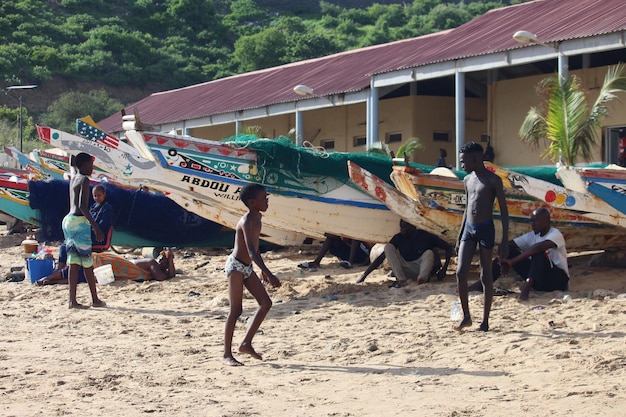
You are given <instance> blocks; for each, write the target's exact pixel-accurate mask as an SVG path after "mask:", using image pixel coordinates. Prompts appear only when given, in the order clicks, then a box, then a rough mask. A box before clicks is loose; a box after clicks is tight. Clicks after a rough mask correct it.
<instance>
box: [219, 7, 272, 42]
mask: <svg viewBox="0 0 626 417" xmlns="http://www.w3.org/2000/svg"><path fill="white" fill-rule="evenodd" d="M270 20H271V19H270V16H269V14H268V13H267V12H266V11H265V10H263V9H262V8H260V7H259V6H257V4H256V3H255V2H254V1H253V0H235V1H233V2H232V4H231V5H230V13H229V14H227V15H226V16H224V24H225V25H226V26H227V27H228V28H229V29H231V30H233V31H234V32H235V33H237V34H238V35H239V36H242V35H252V34H255V33H258V32H260V31H261V30H263V29H264V28H265V27H267V26H268V25H269V23H270Z"/></svg>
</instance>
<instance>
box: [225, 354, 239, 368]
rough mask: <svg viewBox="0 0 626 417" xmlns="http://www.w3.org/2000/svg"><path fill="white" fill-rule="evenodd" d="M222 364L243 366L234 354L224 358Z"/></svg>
mask: <svg viewBox="0 0 626 417" xmlns="http://www.w3.org/2000/svg"><path fill="white" fill-rule="evenodd" d="M222 365H226V366H243V363H241V362H239V361H238V360H237V359H235V358H233V357H232V356H231V357H229V358H224V359H222Z"/></svg>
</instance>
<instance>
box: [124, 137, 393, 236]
mask: <svg viewBox="0 0 626 417" xmlns="http://www.w3.org/2000/svg"><path fill="white" fill-rule="evenodd" d="M126 137H127V138H128V139H129V142H130V143H132V144H133V145H134V146H135V148H137V149H138V150H140V152H141V154H142V155H144V156H148V155H152V156H153V158H154V160H155V161H156V162H157V163H158V164H159V165H160V166H161V167H162V168H163V170H164V171H167V174H166V175H167V177H168V181H173V182H175V183H176V184H187V185H188V187H189V188H188V191H189V192H190V193H193V197H194V198H195V199H198V200H203V201H205V202H206V203H207V204H216V203H215V201H217V204H218V206H219V207H221V208H222V209H226V210H231V211H235V212H238V213H242V212H243V205H242V203H241V201H239V195H238V194H239V191H240V189H241V187H243V186H244V185H245V184H247V183H248V182H257V183H260V184H263V185H264V186H265V187H266V188H267V189H268V192H269V193H270V194H271V197H270V206H269V209H268V211H267V213H266V215H265V217H264V220H263V223H264V225H265V224H268V225H271V226H272V227H274V228H276V229H279V230H296V231H298V232H299V233H302V234H304V235H306V236H310V237H312V238H317V239H323V238H324V237H325V234H326V233H332V234H335V235H339V236H343V237H348V238H353V239H358V240H362V241H369V242H384V241H388V240H389V239H390V238H391V237H392V236H393V234H395V232H396V230H397V227H398V226H397V225H398V222H399V217H398V216H397V215H396V214H394V213H393V212H391V211H390V210H389V209H388V208H387V207H386V206H385V205H384V204H382V203H380V202H379V201H378V200H376V199H373V198H371V197H370V196H368V195H367V194H365V193H363V192H362V191H361V190H359V189H358V188H357V187H355V186H354V185H353V184H352V183H351V182H350V181H349V176H348V174H347V169H346V161H347V158H348V156H347V155H346V154H343V153H339V152H336V153H326V152H324V151H320V150H317V149H309V148H304V147H298V146H295V145H293V144H292V143H291V140H290V139H288V138H283V139H282V140H281V139H272V140H269V139H249V138H246V139H241V138H239V140H237V141H233V142H230V143H224V142H215V141H207V140H203V139H197V138H192V137H188V136H179V135H171V134H163V133H157V132H140V131H137V130H134V129H132V128H131V129H127V130H126ZM360 158H362V159H363V160H364V161H365V160H366V159H367V158H368V156H367V155H364V154H362V156H360ZM369 158H370V162H369V165H376V166H379V167H382V169H383V170H387V171H388V170H389V167H390V165H391V160H390V159H389V158H388V157H386V156H385V157H382V156H380V155H376V156H369Z"/></svg>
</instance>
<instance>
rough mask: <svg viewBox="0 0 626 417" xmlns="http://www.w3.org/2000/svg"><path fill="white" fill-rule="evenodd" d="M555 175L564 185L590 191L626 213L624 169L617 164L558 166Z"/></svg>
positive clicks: (625, 173)
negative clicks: (606, 165) (590, 166)
mask: <svg viewBox="0 0 626 417" xmlns="http://www.w3.org/2000/svg"><path fill="white" fill-rule="evenodd" d="M557 175H558V177H559V178H560V179H561V181H562V182H563V184H564V185H565V187H567V188H569V189H571V190H576V191H578V192H581V193H587V192H588V193H591V194H593V195H595V196H596V197H598V198H600V199H602V200H604V201H605V202H606V203H607V204H609V205H610V206H612V207H613V208H614V209H616V210H618V211H619V212H620V213H622V214H625V213H626V205H625V204H624V198H623V196H624V195H626V169H625V168H622V167H619V166H617V165H609V166H608V167H606V168H587V167H585V168H578V167H566V166H563V167H559V168H558V170H557Z"/></svg>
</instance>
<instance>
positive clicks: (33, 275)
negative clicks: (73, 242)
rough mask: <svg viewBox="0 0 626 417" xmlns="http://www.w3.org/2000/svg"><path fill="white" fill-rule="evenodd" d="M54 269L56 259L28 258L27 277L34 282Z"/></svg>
mask: <svg viewBox="0 0 626 417" xmlns="http://www.w3.org/2000/svg"><path fill="white" fill-rule="evenodd" d="M52 271H54V259H52V258H49V259H27V260H26V278H28V279H30V283H31V284H34V283H35V282H36V281H37V280H39V279H41V278H43V277H46V276H48V275H50V274H51V273H52Z"/></svg>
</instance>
